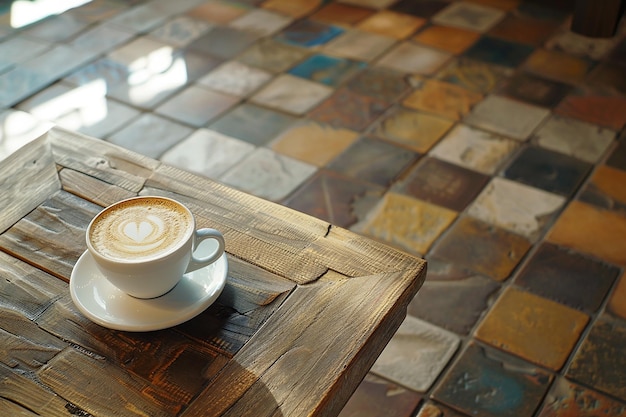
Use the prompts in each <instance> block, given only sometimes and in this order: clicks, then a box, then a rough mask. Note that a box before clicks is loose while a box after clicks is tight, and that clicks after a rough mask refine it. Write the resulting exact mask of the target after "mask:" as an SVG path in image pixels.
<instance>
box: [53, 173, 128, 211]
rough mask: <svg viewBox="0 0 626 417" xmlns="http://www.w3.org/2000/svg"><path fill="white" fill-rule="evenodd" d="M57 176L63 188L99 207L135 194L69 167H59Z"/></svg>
mask: <svg viewBox="0 0 626 417" xmlns="http://www.w3.org/2000/svg"><path fill="white" fill-rule="evenodd" d="M59 178H60V179H61V184H62V186H63V190H65V191H67V192H68V193H72V194H74V195H76V196H78V197H81V198H83V199H85V200H87V201H91V202H92V203H95V204H97V205H99V206H101V207H107V206H110V205H111V204H113V203H115V202H117V201H120V200H124V199H126V198H130V197H135V196H136V195H137V194H136V193H134V192H132V191H129V190H126V189H124V188H121V187H118V186H117V185H112V184H109V183H106V182H104V181H101V180H99V179H98V178H94V177H92V176H89V175H87V174H84V173H82V172H79V171H75V170H73V169H69V168H64V169H61V170H60V171H59Z"/></svg>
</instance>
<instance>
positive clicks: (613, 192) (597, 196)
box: [579, 165, 626, 216]
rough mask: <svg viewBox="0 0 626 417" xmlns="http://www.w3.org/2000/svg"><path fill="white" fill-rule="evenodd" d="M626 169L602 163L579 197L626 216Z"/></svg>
mask: <svg viewBox="0 0 626 417" xmlns="http://www.w3.org/2000/svg"><path fill="white" fill-rule="evenodd" d="M624 184H626V171H622V170H621V169H616V168H612V167H610V166H607V165H600V166H598V167H597V168H596V170H595V172H594V173H593V176H592V177H591V180H590V181H589V182H588V183H587V185H586V186H585V188H584V189H583V192H582V193H581V195H580V197H579V199H580V200H582V201H585V202H587V203H590V204H594V205H596V206H599V207H602V208H605V209H608V210H613V211H618V212H620V213H621V214H623V215H624V216H626V187H624Z"/></svg>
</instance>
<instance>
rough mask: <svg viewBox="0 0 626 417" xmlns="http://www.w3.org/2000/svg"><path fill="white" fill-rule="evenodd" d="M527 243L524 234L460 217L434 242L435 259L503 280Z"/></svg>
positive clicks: (518, 260) (527, 245) (523, 252)
mask: <svg viewBox="0 0 626 417" xmlns="http://www.w3.org/2000/svg"><path fill="white" fill-rule="evenodd" d="M530 247H531V243H530V242H529V241H528V240H527V239H525V238H524V237H522V236H520V235H517V234H515V233H511V232H509V231H507V230H505V229H502V228H500V227H497V226H493V225H491V224H489V223H485V222H482V221H480V220H477V219H473V218H471V217H461V218H460V219H459V220H458V221H457V222H456V223H455V224H454V225H453V226H452V227H451V228H450V230H449V231H448V233H446V234H445V235H444V236H443V237H442V238H441V240H440V241H439V242H438V243H437V244H436V245H435V247H434V248H433V251H432V253H431V255H432V256H435V257H437V258H439V259H443V260H447V261H450V262H454V263H456V264H457V265H459V266H461V267H463V268H467V269H470V270H472V271H475V272H478V273H479V274H482V275H485V276H487V277H490V278H493V279H495V280H496V281H504V280H505V279H506V278H507V277H508V276H509V275H510V274H511V272H512V271H513V269H514V268H515V267H516V266H517V264H518V263H519V262H520V260H521V259H522V258H523V257H524V255H525V254H526V252H527V251H528V249H530Z"/></svg>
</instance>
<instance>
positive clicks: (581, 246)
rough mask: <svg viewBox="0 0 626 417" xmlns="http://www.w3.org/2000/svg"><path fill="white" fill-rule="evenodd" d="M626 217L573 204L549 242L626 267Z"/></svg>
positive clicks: (555, 227) (552, 233) (549, 236)
mask: <svg viewBox="0 0 626 417" xmlns="http://www.w3.org/2000/svg"><path fill="white" fill-rule="evenodd" d="M624 236H626V216H624V215H621V214H617V213H615V212H612V211H608V210H604V209H601V208H598V207H594V206H592V205H589V204H587V203H583V202H580V201H572V202H571V203H570V205H569V206H568V207H567V208H566V209H565V211H564V212H563V213H562V214H561V216H560V217H559V219H558V220H557V221H556V223H555V225H554V227H553V228H552V230H551V231H550V232H549V234H548V237H547V239H548V240H549V241H550V242H553V243H556V244H558V245H561V246H565V247H569V248H572V249H575V250H577V251H580V252H584V253H588V254H591V255H594V256H596V257H598V258H600V259H603V260H606V261H608V262H611V263H615V264H619V265H626V246H624Z"/></svg>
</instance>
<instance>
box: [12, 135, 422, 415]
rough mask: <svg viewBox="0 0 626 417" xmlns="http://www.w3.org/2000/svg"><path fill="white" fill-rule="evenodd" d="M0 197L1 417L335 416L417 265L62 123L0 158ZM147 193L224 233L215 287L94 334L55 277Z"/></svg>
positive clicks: (418, 273)
mask: <svg viewBox="0 0 626 417" xmlns="http://www.w3.org/2000/svg"><path fill="white" fill-rule="evenodd" d="M0 192H2V194H1V195H2V200H0V209H2V215H1V216H0V250H1V251H2V252H0V410H2V411H3V412H4V411H5V410H6V412H8V413H9V414H10V415H51V416H70V415H94V416H108V415H123V416H126V415H128V416H178V415H180V416H237V417H239V416H247V415H250V416H332V415H336V414H337V413H338V412H339V411H340V410H341V408H342V406H343V405H344V403H345V401H347V399H348V398H349V396H350V394H351V393H352V392H353V390H354V389H355V388H356V386H357V385H358V384H359V382H360V380H361V379H362V378H363V377H364V375H365V374H366V373H367V371H368V370H369V368H370V367H371V365H372V364H373V362H374V361H375V359H376V358H377V356H378V355H379V354H380V352H381V351H382V349H383V348H384V346H385V345H386V343H387V342H388V340H389V339H390V338H391V336H392V334H393V333H394V331H395V329H396V328H397V327H398V326H399V324H400V323H401V322H402V319H403V318H404V315H405V312H406V306H407V304H408V302H409V301H410V300H411V299H412V297H413V296H414V294H415V293H416V291H417V290H418V288H419V287H420V285H421V283H422V281H423V277H424V272H425V263H424V262H423V261H422V260H420V259H417V258H415V257H412V256H409V255H407V254H403V253H401V252H398V251H395V250H392V249H390V248H388V247H386V246H384V245H382V244H380V243H377V242H374V241H371V240H368V239H366V238H363V237H361V236H358V235H356V234H354V233H351V232H349V231H347V230H344V229H341V228H338V227H334V226H331V225H330V224H328V223H326V222H323V221H321V220H318V219H314V218H312V217H309V216H307V215H304V214H301V213H298V212H295V211H293V210H290V209H287V208H284V207H281V206H278V205H276V204H274V203H271V202H268V201H265V200H262V199H259V198H256V197H253V196H249V195H246V194H244V193H241V192H238V191H235V190H232V189H230V188H228V187H225V186H223V185H220V184H218V183H215V182H212V181H209V180H207V179H203V178H201V177H198V176H196V175H192V174H189V173H186V172H184V171H181V170H178V169H175V168H172V167H169V166H166V165H164V164H161V163H159V162H158V161H154V160H152V159H149V158H146V157H144V156H141V155H137V154H135V153H132V152H129V151H126V150H123V149H121V148H119V147H116V146H113V145H110V144H107V143H106V142H103V141H99V140H95V139H90V138H87V137H84V136H82V135H77V134H73V133H70V132H66V131H63V130H60V129H53V130H51V131H50V132H49V133H48V134H46V135H44V136H43V137H42V138H40V139H38V140H37V141H35V142H33V143H31V144H30V145H28V146H27V147H25V148H23V149H22V150H21V151H20V152H18V153H17V154H15V155H13V156H11V157H10V158H9V159H8V160H5V161H3V162H2V163H0ZM149 194H152V195H167V196H171V197H174V198H176V199H178V200H180V201H182V202H184V203H185V204H187V205H188V206H189V207H190V208H191V210H192V211H193V212H194V215H195V216H196V219H197V221H198V225H199V226H203V227H204V226H210V227H215V228H217V229H219V230H221V231H222V232H223V233H224V235H225V237H226V251H227V253H228V257H229V274H228V279H227V285H226V288H225V289H224V291H223V293H222V295H221V296H220V297H219V299H218V300H217V302H216V303H215V304H214V305H212V306H211V307H209V308H208V309H207V310H206V311H205V312H203V313H202V314H200V315H198V316H197V317H196V318H194V319H192V320H190V321H188V322H186V323H183V324H181V325H179V326H176V327H174V328H170V329H165V330H161V331H156V332H147V333H131V332H120V331H114V330H110V329H106V328H104V327H101V326H99V325H96V324H94V323H92V322H91V321H89V320H88V319H86V318H85V317H84V316H82V314H81V313H80V312H78V310H77V309H76V308H75V306H74V305H73V303H72V301H71V298H70V296H69V291H68V284H67V282H68V281H69V277H70V274H71V271H72V268H73V266H74V264H75V263H76V261H77V259H78V257H79V256H80V254H81V253H82V252H83V251H84V250H85V248H86V245H85V241H84V233H85V229H86V227H87V224H88V223H89V221H90V220H91V218H92V217H93V216H94V215H95V214H96V213H97V212H98V211H99V210H100V209H101V208H102V207H104V206H107V205H109V204H111V203H113V202H115V201H118V200H120V199H123V198H126V197H130V196H134V195H149ZM5 196H7V198H5Z"/></svg>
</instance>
